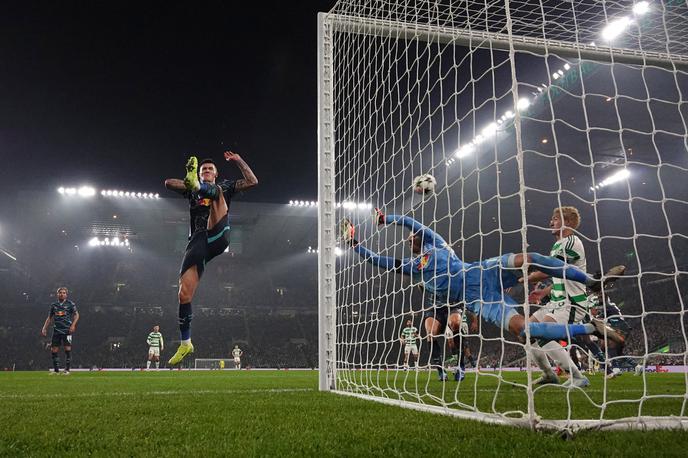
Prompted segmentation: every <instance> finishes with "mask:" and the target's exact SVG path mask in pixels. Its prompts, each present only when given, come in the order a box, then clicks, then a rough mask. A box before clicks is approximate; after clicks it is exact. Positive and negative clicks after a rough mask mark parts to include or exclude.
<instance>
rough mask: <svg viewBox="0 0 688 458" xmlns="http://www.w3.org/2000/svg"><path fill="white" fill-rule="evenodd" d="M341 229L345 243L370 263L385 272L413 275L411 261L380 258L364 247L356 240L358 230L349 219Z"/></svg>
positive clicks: (343, 221) (386, 257)
mask: <svg viewBox="0 0 688 458" xmlns="http://www.w3.org/2000/svg"><path fill="white" fill-rule="evenodd" d="M339 229H340V231H341V235H342V239H343V240H344V242H345V243H347V244H348V245H350V246H351V247H352V248H353V249H354V251H355V252H356V253H358V254H359V255H360V256H361V257H362V258H363V259H365V260H366V261H368V262H369V263H371V264H373V265H374V266H377V267H380V268H382V269H385V270H395V271H397V272H401V273H403V274H406V275H411V273H412V271H413V262H412V260H411V259H407V258H404V259H396V258H392V257H390V256H380V255H379V254H377V253H375V252H374V251H372V250H369V249H368V248H366V247H364V246H363V245H361V244H360V243H358V240H356V239H355V238H354V236H355V234H356V228H354V225H353V224H352V223H351V221H350V220H349V219H348V218H344V219H343V220H342V221H341V222H340V223H339Z"/></svg>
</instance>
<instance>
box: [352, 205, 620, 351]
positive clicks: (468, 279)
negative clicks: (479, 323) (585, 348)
mask: <svg viewBox="0 0 688 458" xmlns="http://www.w3.org/2000/svg"><path fill="white" fill-rule="evenodd" d="M375 212H376V215H375V219H376V222H377V223H378V224H396V225H402V226H404V227H406V228H407V229H408V230H409V231H411V235H410V236H409V238H408V241H409V244H410V246H411V252H412V253H413V257H411V258H404V259H395V258H392V257H387V256H380V255H379V254H377V253H374V252H373V251H371V250H369V249H367V248H365V247H364V246H362V245H360V244H359V243H358V241H357V240H356V239H355V238H354V235H355V228H354V226H353V224H352V223H351V221H349V220H348V219H347V218H345V219H344V220H342V222H341V224H340V229H341V232H342V237H343V239H344V241H345V242H346V243H348V244H350V245H351V246H352V247H353V249H354V251H356V252H357V253H358V254H359V255H360V256H362V257H363V258H364V259H365V260H366V261H368V262H370V263H371V264H373V265H376V266H378V267H380V268H383V269H386V270H394V271H396V272H400V273H403V274H405V275H409V276H411V277H412V278H413V279H414V280H415V281H422V282H423V284H424V285H425V290H426V294H432V295H433V296H434V301H435V303H438V304H442V303H444V304H446V303H458V302H464V303H465V304H466V307H467V309H468V311H469V312H472V313H474V314H476V315H478V316H481V317H482V318H483V319H484V320H485V321H488V322H490V323H492V324H494V325H496V326H498V327H499V328H502V329H504V330H507V331H509V332H511V333H512V334H513V335H515V336H516V337H518V338H519V339H520V340H523V338H524V337H525V328H526V319H525V317H524V316H523V315H521V314H520V313H519V312H518V311H517V309H516V307H517V303H516V301H515V300H514V299H513V298H512V297H511V296H509V295H507V294H505V293H504V290H505V289H506V288H509V287H512V286H514V285H516V284H517V283H518V277H517V276H516V274H515V273H514V272H513V270H515V269H519V268H520V267H522V266H523V264H524V263H525V262H528V263H532V264H536V265H537V269H538V270H540V271H542V272H544V273H546V274H548V275H549V276H551V277H556V278H566V279H570V280H573V281H577V282H579V283H584V284H586V285H587V286H588V287H589V288H590V289H591V290H592V291H600V290H601V288H602V287H603V281H601V280H599V279H596V278H593V277H590V276H588V275H587V274H586V273H585V272H583V271H581V270H580V269H578V268H576V267H574V266H571V265H568V264H566V263H565V262H563V261H562V260H560V259H557V258H553V257H550V256H543V255H541V254H539V253H528V254H526V255H525V256H524V255H523V254H520V253H519V254H515V253H509V254H505V255H502V256H498V257H495V258H490V259H486V260H484V261H477V262H472V263H466V262H463V261H462V260H460V259H459V257H458V256H457V255H456V254H455V253H454V250H452V249H451V248H450V247H449V245H448V244H447V242H445V241H444V239H443V238H442V237H440V236H439V235H438V234H436V233H435V232H434V231H432V230H431V229H430V228H428V227H427V226H424V225H423V224H421V223H419V222H418V221H416V220H414V219H413V218H411V217H408V216H398V215H387V216H385V215H384V214H383V213H382V212H381V211H380V210H379V209H376V210H375ZM623 270H624V268H623V266H616V267H613V268H612V269H611V270H610V271H609V272H608V273H607V276H616V275H619V273H620V272H623ZM608 280H611V279H608ZM529 329H530V335H531V337H534V338H539V339H544V340H563V339H567V338H568V337H569V336H575V335H580V334H595V335H598V336H604V335H605V334H606V336H607V338H609V339H612V340H615V341H620V340H621V339H622V336H621V335H620V334H618V333H617V332H616V331H614V330H613V329H612V328H610V327H609V326H606V325H605V324H604V323H603V322H602V321H600V320H597V319H593V320H592V322H591V323H585V324H560V323H551V322H547V323H530V324H529Z"/></svg>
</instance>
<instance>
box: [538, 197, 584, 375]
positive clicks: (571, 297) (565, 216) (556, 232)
mask: <svg viewBox="0 0 688 458" xmlns="http://www.w3.org/2000/svg"><path fill="white" fill-rule="evenodd" d="M580 220H581V218H580V213H579V212H578V209H577V208H576V207H558V208H555V209H554V210H552V217H551V218H550V221H549V227H550V230H551V232H552V235H553V236H554V238H555V242H554V245H553V246H552V249H551V250H550V256H551V257H553V258H557V259H560V260H561V261H563V262H565V263H567V264H568V265H573V266H576V267H577V268H578V269H580V270H581V271H582V272H586V261H585V247H584V246H583V242H582V241H581V239H580V238H579V237H578V236H577V235H576V234H575V232H574V231H575V230H576V229H578V227H579V226H580ZM535 268H536V269H537V266H536V267H535ZM549 277H550V275H549V274H547V273H545V272H541V271H537V272H532V273H531V274H529V275H528V281H529V282H530V283H537V282H539V281H542V280H545V279H547V278H549ZM545 296H549V301H548V302H547V304H546V305H544V306H542V307H540V309H539V310H537V311H536V312H535V313H533V314H532V315H531V317H530V322H531V323H538V322H540V323H560V324H571V323H580V322H581V321H582V320H583V318H584V317H585V316H586V314H587V311H588V296H587V294H586V288H585V284H583V283H580V282H577V281H573V280H571V279H569V278H557V277H552V284H551V285H549V286H547V287H545V288H542V289H535V290H534V291H533V292H532V293H531V294H530V296H529V297H528V300H529V301H530V302H531V303H533V302H534V303H539V302H540V301H541V300H542V299H543V298H544V297H545ZM540 346H541V349H540ZM533 347H534V348H533V352H532V356H533V359H534V360H535V362H536V363H537V365H538V367H540V370H542V375H541V376H540V377H539V378H538V379H536V380H535V381H534V383H535V384H537V385H542V384H547V383H555V384H556V383H559V378H558V377H557V375H556V374H555V373H554V371H553V370H552V366H551V365H550V363H549V360H548V359H547V356H549V357H551V358H552V359H553V360H554V361H556V362H557V364H558V365H559V367H561V368H562V369H564V370H565V371H567V372H568V373H569V374H571V378H569V379H568V380H567V381H566V382H565V383H564V385H573V386H577V387H579V388H584V387H586V386H588V385H589V384H590V381H589V380H588V378H587V377H585V375H583V374H582V373H581V371H580V370H579V368H578V366H576V364H575V363H574V362H573V360H572V358H571V356H570V354H569V352H568V351H567V350H566V349H565V348H564V347H562V346H561V345H560V344H559V342H555V341H552V340H550V341H548V342H542V343H541V345H539V344H537V343H535V344H533Z"/></svg>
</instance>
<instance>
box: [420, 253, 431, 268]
mask: <svg viewBox="0 0 688 458" xmlns="http://www.w3.org/2000/svg"><path fill="white" fill-rule="evenodd" d="M428 262H430V255H429V254H424V255H423V256H421V258H420V261H419V262H418V270H423V269H425V266H427V265H428Z"/></svg>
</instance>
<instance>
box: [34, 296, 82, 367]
mask: <svg viewBox="0 0 688 458" xmlns="http://www.w3.org/2000/svg"><path fill="white" fill-rule="evenodd" d="M68 294H69V291H68V290H67V288H65V287H64V286H62V287H60V288H58V289H57V302H53V303H52V304H50V313H49V314H48V318H46V319H45V323H43V329H41V335H42V336H43V337H45V336H47V335H48V326H49V325H50V322H51V321H52V322H53V335H52V339H51V343H50V353H51V354H52V358H53V370H54V372H51V373H54V374H59V373H60V358H59V356H58V352H59V351H60V345H62V346H63V348H64V353H65V370H64V372H63V374H64V375H69V369H70V366H71V364H72V334H74V331H76V324H77V323H78V322H79V311H78V310H77V309H76V305H74V302H72V301H70V300H68V299H67V295H68Z"/></svg>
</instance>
